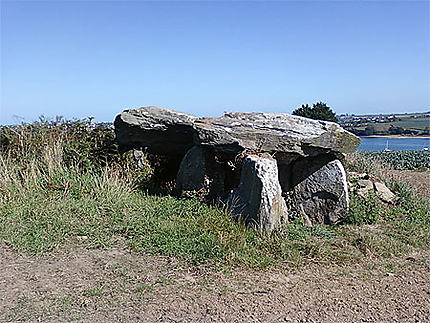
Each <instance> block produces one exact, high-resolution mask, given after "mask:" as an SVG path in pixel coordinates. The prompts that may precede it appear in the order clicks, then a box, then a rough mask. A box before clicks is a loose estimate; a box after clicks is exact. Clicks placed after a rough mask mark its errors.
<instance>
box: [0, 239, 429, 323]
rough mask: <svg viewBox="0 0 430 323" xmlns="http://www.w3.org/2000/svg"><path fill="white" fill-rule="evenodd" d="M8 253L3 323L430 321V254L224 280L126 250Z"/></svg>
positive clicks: (1, 296)
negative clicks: (33, 253)
mask: <svg viewBox="0 0 430 323" xmlns="http://www.w3.org/2000/svg"><path fill="white" fill-rule="evenodd" d="M62 250H69V251H68V252H67V253H65V252H64V251H61V252H56V253H53V254H51V255H44V256H29V255H19V254H17V253H16V252H14V251H12V250H10V249H9V248H8V247H6V246H4V245H3V246H1V247H0V268H1V269H2V270H1V272H0V321H1V322H16V321H32V322H40V321H42V322H54V321H55V322H58V321H79V322H119V321H127V322H135V321H136V322H137V321H143V322H154V321H157V322H212V321H224V322H226V321H228V322H429V321H430V305H429V304H430V267H429V266H430V255H429V254H419V255H418V254H417V255H409V256H408V257H404V258H401V259H396V260H390V261H387V262H372V261H371V259H369V260H368V262H367V263H366V264H365V265H354V266H348V267H338V266H328V265H317V264H315V265H312V266H309V267H305V268H301V269H291V268H290V269H286V270H284V271H282V270H272V271H261V272H251V271H244V270H241V271H237V272H230V273H229V272H222V271H214V270H213V269H208V268H204V267H191V266H188V265H186V264H183V263H181V262H179V261H176V260H174V259H171V258H166V257H157V256H151V255H146V254H132V253H130V252H129V251H128V249H126V248H121V247H116V248H111V249H108V250H88V249H82V248H79V247H74V246H68V247H67V248H62Z"/></svg>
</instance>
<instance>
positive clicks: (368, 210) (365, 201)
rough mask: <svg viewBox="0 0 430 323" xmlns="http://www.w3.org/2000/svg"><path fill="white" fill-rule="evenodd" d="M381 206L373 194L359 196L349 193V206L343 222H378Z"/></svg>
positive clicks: (381, 211) (381, 210)
mask: <svg viewBox="0 0 430 323" xmlns="http://www.w3.org/2000/svg"><path fill="white" fill-rule="evenodd" d="M382 213H383V207H382V206H381V204H380V203H379V201H378V200H377V198H376V196H375V195H374V194H369V195H368V196H366V197H361V196H358V195H356V194H351V199H350V208H349V211H348V214H347V217H346V220H345V222H346V223H349V224H374V223H376V222H378V220H379V218H380V216H381V214H382Z"/></svg>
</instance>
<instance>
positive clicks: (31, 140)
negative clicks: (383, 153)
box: [0, 123, 430, 268]
mask: <svg viewBox="0 0 430 323" xmlns="http://www.w3.org/2000/svg"><path fill="white" fill-rule="evenodd" d="M74 126H76V127H78V129H81V130H82V131H83V132H84V133H81V132H79V135H73V134H74V133H75V131H76V129H75V128H73V127H74ZM1 131H2V138H5V137H6V138H7V141H2V146H1V147H2V150H1V153H0V241H1V243H6V244H8V245H10V246H12V247H13V248H15V249H17V250H21V251H25V252H31V253H40V252H47V251H50V250H53V249H55V248H59V247H61V246H64V245H65V244H66V243H76V244H82V245H84V246H86V247H88V248H105V247H109V246H111V245H113V244H116V243H119V242H118V241H121V243H123V242H124V241H125V243H127V244H128V246H129V247H130V249H132V250H135V251H143V252H148V253H153V254H159V255H167V256H174V257H178V258H181V259H184V260H185V261H189V262H191V263H194V264H201V263H207V264H210V263H216V264H222V265H226V266H243V267H252V268H262V267H267V266H272V265H284V264H292V265H301V264H304V263H307V262H309V261H312V262H337V263H343V262H351V261H357V260H359V259H360V258H362V257H363V255H366V256H369V255H371V256H374V257H390V256H393V255H398V254H402V253H404V252H407V251H411V250H414V248H424V249H428V248H429V244H430V237H429V235H430V223H429V204H428V202H427V201H425V200H420V199H418V198H416V197H414V195H413V194H411V193H410V191H409V190H408V188H407V187H405V186H403V185H401V184H398V185H397V187H395V185H396V184H393V185H392V186H391V187H392V188H393V189H395V190H397V191H398V192H402V193H401V196H403V197H402V198H401V199H400V200H399V203H398V205H396V206H395V207H392V208H390V209H387V208H383V209H381V210H383V211H381V212H379V211H378V212H379V213H378V216H377V217H375V214H374V212H375V210H376V209H377V210H379V207H376V206H375V204H372V203H374V202H371V203H370V204H364V205H362V203H364V202H363V201H362V200H359V199H355V197H354V198H353V207H352V208H351V213H350V216H349V221H348V222H349V223H350V224H344V225H340V226H337V227H328V226H314V227H311V228H310V227H305V226H303V222H302V221H301V220H295V221H293V222H292V223H290V224H289V225H288V226H287V227H286V228H285V229H284V230H283V231H280V232H276V233H274V234H273V235H271V236H264V235H261V234H259V233H257V232H254V231H253V230H252V229H249V228H246V227H244V226H242V225H240V224H238V223H236V222H234V221H233V220H232V217H231V216H230V215H229V213H228V211H227V210H225V209H224V208H222V207H219V206H209V205H206V204H204V203H202V202H200V201H199V200H197V199H177V198H174V197H171V196H149V195H147V194H146V193H145V192H143V191H142V190H140V189H139V181H140V180H143V181H144V180H145V179H146V178H147V176H149V175H150V174H151V170H150V169H145V168H144V169H143V170H142V169H140V170H137V169H134V168H133V167H134V166H133V164H134V161H133V160H132V159H131V158H129V157H126V155H124V156H112V158H109V159H107V158H106V156H100V158H101V159H100V160H99V159H97V158H96V157H94V156H97V154H94V155H93V152H94V151H95V152H97V151H98V150H97V149H96V148H97V147H105V145H104V144H100V143H110V144H112V141H111V138H112V137H111V135H112V134H111V133H110V134H109V132H111V131H112V130H111V129H106V130H105V131H106V134H104V135H101V137H97V138H110V139H106V141H105V140H101V141H95V139H94V136H93V135H94V133H93V131H94V129H93V128H91V127H88V126H85V127H81V124H80V123H76V124H71V125H69V126H66V125H64V124H59V125H54V126H52V127H51V126H49V127H45V126H43V125H42V126H41V125H40V124H36V125H24V126H22V127H17V128H15V129H6V130H5V129H2V130H1ZM97 131H99V130H97ZM87 132H88V133H87ZM4 134H6V135H5V136H4ZM91 134H92V135H91ZM59 138H61V140H59ZM74 140H79V141H80V142H79V143H73V142H70V141H74ZM110 144H109V145H110ZM87 145H88V146H87ZM70 147H78V148H75V149H70ZM80 147H86V148H82V149H81V148H80ZM109 147H114V143H113V144H112V146H109ZM72 156H73V158H72ZM84 160H86V162H84ZM136 171H138V172H139V171H140V172H141V173H136ZM136 174H138V175H136ZM139 178H140V179H139ZM354 199H355V200H354ZM354 203H355V204H354ZM378 203H379V202H378ZM381 208H382V206H381ZM369 223H372V224H369Z"/></svg>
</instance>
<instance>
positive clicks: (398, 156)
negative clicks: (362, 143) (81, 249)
mask: <svg viewBox="0 0 430 323" xmlns="http://www.w3.org/2000/svg"><path fill="white" fill-rule="evenodd" d="M361 154H363V155H364V156H366V158H368V159H372V158H378V159H379V160H380V161H381V162H383V163H385V164H387V165H389V166H390V167H392V168H394V169H409V170H419V169H421V170H425V169H427V168H430V152H429V151H419V150H399V151H366V152H361Z"/></svg>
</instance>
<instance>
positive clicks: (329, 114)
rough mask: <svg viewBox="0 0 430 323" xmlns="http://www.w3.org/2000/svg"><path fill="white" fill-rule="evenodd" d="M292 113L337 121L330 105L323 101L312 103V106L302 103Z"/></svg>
mask: <svg viewBox="0 0 430 323" xmlns="http://www.w3.org/2000/svg"><path fill="white" fill-rule="evenodd" d="M293 114H294V115H296V116H302V117H306V118H311V119H315V120H325V121H333V122H338V120H337V117H336V115H335V114H334V112H333V111H332V110H331V108H330V107H328V106H327V104H326V103H323V102H317V103H315V104H313V105H312V107H310V106H309V105H307V104H302V106H301V107H300V108H297V109H296V110H294V111H293Z"/></svg>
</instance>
